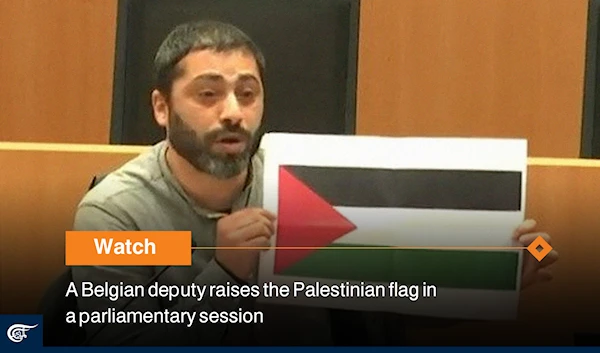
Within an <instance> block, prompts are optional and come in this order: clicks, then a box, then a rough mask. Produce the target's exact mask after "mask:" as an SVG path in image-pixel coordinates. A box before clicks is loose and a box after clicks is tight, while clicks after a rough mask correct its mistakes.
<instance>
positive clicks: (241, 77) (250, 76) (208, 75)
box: [192, 73, 260, 83]
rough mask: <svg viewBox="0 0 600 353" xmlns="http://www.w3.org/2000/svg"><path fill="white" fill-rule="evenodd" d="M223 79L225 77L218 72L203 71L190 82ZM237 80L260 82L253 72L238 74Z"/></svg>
mask: <svg viewBox="0 0 600 353" xmlns="http://www.w3.org/2000/svg"><path fill="white" fill-rule="evenodd" d="M224 80H225V78H224V77H223V76H222V75H220V74H215V73H205V74H200V75H198V76H196V77H194V78H193V79H192V82H199V81H212V82H219V81H224ZM238 80H239V81H242V82H247V81H254V82H256V83H260V81H259V80H258V78H257V77H256V76H255V75H253V74H240V75H239V76H238Z"/></svg>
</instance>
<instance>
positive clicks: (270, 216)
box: [259, 208, 277, 222]
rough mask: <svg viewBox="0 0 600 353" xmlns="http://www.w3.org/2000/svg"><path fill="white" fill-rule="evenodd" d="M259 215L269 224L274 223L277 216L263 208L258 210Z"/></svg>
mask: <svg viewBox="0 0 600 353" xmlns="http://www.w3.org/2000/svg"><path fill="white" fill-rule="evenodd" d="M259 213H260V214H261V215H262V216H263V217H266V218H267V219H268V220H269V221H271V222H274V221H275V220H276V219H277V216H276V215H275V214H274V213H273V212H270V211H267V210H265V209H264V208H261V209H259Z"/></svg>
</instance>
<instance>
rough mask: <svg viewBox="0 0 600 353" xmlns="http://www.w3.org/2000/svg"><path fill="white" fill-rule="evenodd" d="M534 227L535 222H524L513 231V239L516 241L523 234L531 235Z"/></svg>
mask: <svg viewBox="0 0 600 353" xmlns="http://www.w3.org/2000/svg"><path fill="white" fill-rule="evenodd" d="M536 225H537V222H536V221H535V220H533V219H528V220H526V221H524V222H523V223H521V224H520V225H519V226H518V227H517V229H515V231H514V233H513V237H514V238H515V239H518V238H519V237H520V236H521V235H523V234H526V233H531V232H532V231H533V230H534V229H535V227H536Z"/></svg>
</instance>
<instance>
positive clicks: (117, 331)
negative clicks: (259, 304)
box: [72, 205, 247, 346]
mask: <svg viewBox="0 0 600 353" xmlns="http://www.w3.org/2000/svg"><path fill="white" fill-rule="evenodd" d="M116 213H118V211H114V212H112V213H111V212H107V211H106V210H105V209H103V208H100V207H97V206H90V205H87V206H80V207H79V209H78V210H77V213H76V216H75V224H74V230H88V231H99V230H136V225H135V224H134V222H133V221H132V220H130V219H128V218H127V216H126V215H125V214H123V215H119V214H116ZM72 270H73V271H72V272H73V281H74V283H75V285H76V287H77V288H78V290H80V289H81V286H82V283H83V282H91V283H93V285H94V286H104V285H105V284H112V285H119V284H125V285H142V286H144V285H146V286H147V285H149V283H148V282H149V280H151V278H152V276H153V275H154V274H155V267H153V266H149V267H144V266H85V267H84V266H82V267H73V269H72ZM170 270H173V268H171V269H167V270H166V272H165V274H166V273H167V272H169V271H170ZM163 275H164V274H163ZM234 281H235V279H234V278H232V277H231V276H230V275H229V274H228V273H227V272H226V271H225V270H224V269H223V268H222V267H221V266H220V265H219V264H217V263H216V262H215V260H214V259H212V260H211V261H209V262H208V263H207V264H206V266H205V267H204V269H203V270H202V272H201V273H199V274H198V275H197V276H196V277H195V278H194V283H195V284H197V285H199V286H204V285H208V284H226V283H227V282H230V283H233V282H234ZM177 284H179V285H181V284H184V283H177ZM185 284H189V283H185ZM80 294H81V293H80ZM130 300H131V298H122V299H121V298H120V299H118V300H116V301H113V300H111V298H106V296H102V297H91V296H90V297H85V298H84V297H81V295H80V296H79V297H78V298H77V302H78V307H79V310H80V312H83V313H82V314H80V315H83V316H84V317H86V318H89V320H90V322H89V323H87V324H85V325H84V328H85V330H86V333H87V335H88V339H89V337H90V335H94V338H93V339H92V340H91V341H90V342H89V344H90V345H136V346H142V345H159V346H163V345H170V346H180V345H183V346H194V345H220V344H222V342H223V340H224V339H225V338H226V336H227V335H230V336H236V337H245V336H244V335H245V334H246V333H245V331H244V330H245V329H246V328H245V326H246V325H231V327H229V328H228V327H227V325H226V324H211V323H200V322H198V314H196V316H195V322H194V324H193V325H192V326H191V327H188V325H189V322H186V323H183V324H173V323H168V324H161V323H152V324H128V323H116V324H108V325H102V324H96V323H93V321H94V318H95V317H100V318H102V317H103V316H102V315H106V316H104V318H107V317H109V315H108V314H104V313H106V312H107V311H108V312H109V313H110V310H109V308H114V309H115V310H116V311H121V309H122V308H123V306H124V305H125V304H126V303H127V302H129V301H130ZM160 303H161V302H160V299H158V298H151V297H148V296H143V297H137V298H136V299H133V301H131V302H130V303H129V304H128V305H127V308H126V309H125V310H123V311H125V312H128V311H134V312H141V314H142V316H143V315H144V313H148V312H151V313H153V312H165V309H164V308H163V307H162V306H161V305H160ZM245 305H247V303H246V302H241V301H240V300H239V299H237V298H215V297H212V298H207V297H206V296H205V297H204V298H203V299H202V300H201V301H199V300H198V299H197V298H179V300H178V302H177V304H176V305H174V306H173V307H171V308H169V309H168V310H169V312H196V313H198V312H201V311H206V312H212V311H217V312H220V311H228V312H229V311H237V308H240V307H242V306H245ZM146 315H150V314H146ZM138 317H139V316H138ZM232 330H233V332H232ZM236 330H237V331H238V332H235V331H236ZM97 331H98V332H97Z"/></svg>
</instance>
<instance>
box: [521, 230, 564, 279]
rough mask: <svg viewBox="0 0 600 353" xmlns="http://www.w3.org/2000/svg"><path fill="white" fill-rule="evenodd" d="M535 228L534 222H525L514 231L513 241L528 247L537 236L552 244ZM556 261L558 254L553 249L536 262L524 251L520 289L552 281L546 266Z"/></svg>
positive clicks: (550, 273)
mask: <svg viewBox="0 0 600 353" xmlns="http://www.w3.org/2000/svg"><path fill="white" fill-rule="evenodd" d="M536 226H537V223H536V222H535V221H534V220H532V219H529V220H526V221H525V222H523V223H521V225H520V226H519V227H517V229H516V230H515V232H514V234H513V237H514V239H515V240H517V241H518V242H519V243H521V244H522V245H523V246H525V247H527V246H529V244H531V243H532V242H533V241H534V240H535V239H536V238H537V237H538V236H541V237H542V238H544V240H546V242H548V244H552V243H551V239H550V236H549V235H548V234H546V233H542V232H539V231H537V230H536ZM557 260H558V252H556V250H554V249H552V251H550V253H548V255H546V257H544V258H543V259H542V261H538V260H537V259H536V258H535V257H533V256H532V255H531V254H530V253H529V252H528V251H525V254H524V257H523V273H522V280H521V288H522V289H525V288H527V287H529V286H531V285H532V284H535V283H539V282H547V281H550V280H552V272H551V271H550V269H549V268H548V266H550V265H552V264H553V263H555V262H556V261H557Z"/></svg>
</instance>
